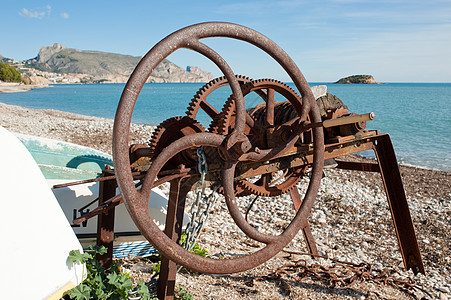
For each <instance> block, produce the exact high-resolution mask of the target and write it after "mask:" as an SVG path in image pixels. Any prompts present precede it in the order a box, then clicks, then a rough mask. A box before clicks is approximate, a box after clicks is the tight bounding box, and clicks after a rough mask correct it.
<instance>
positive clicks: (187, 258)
mask: <svg viewBox="0 0 451 300" xmlns="http://www.w3.org/2000/svg"><path fill="white" fill-rule="evenodd" d="M209 37H225V38H233V39H238V40H242V41H245V42H248V43H251V44H253V45H255V46H256V47H258V48H260V49H262V50H263V51H265V52H266V53H267V54H269V55H270V56H271V57H273V58H274V59H275V60H276V61H277V62H278V63H279V64H280V65H281V66H282V67H283V68H284V69H285V70H286V72H287V73H288V75H289V76H290V78H291V79H292V80H293V82H294V83H295V85H296V87H297V89H298V90H299V91H300V93H301V95H302V99H303V100H302V105H299V106H298V107H297V108H296V109H297V112H298V115H299V117H300V118H299V122H300V123H301V122H302V121H305V120H307V116H308V117H309V118H310V120H311V121H312V122H320V121H321V118H320V115H319V112H318V108H317V106H316V104H315V101H314V97H313V94H312V92H311V90H310V88H309V86H308V84H307V82H306V80H305V79H304V77H303V75H302V73H301V72H300V70H299V69H298V68H297V66H296V65H295V63H294V62H293V61H292V60H291V58H290V57H289V56H288V55H287V54H286V53H285V52H284V51H283V50H282V49H281V48H280V47H279V46H277V45H276V44H275V43H274V42H272V41H271V40H270V39H268V38H267V37H265V36H263V35H262V34H260V33H258V32H256V31H254V30H252V29H249V28H247V27H243V26H240V25H236V24H230V23H202V24H197V25H192V26H189V27H186V28H183V29H181V30H179V31H176V32H174V33H173V34H171V35H169V36H167V37H166V38H165V39H163V40H162V41H160V42H159V43H158V44H157V45H155V46H154V47H153V48H152V49H151V50H150V51H149V52H148V53H147V54H146V56H144V58H143V59H142V60H141V62H140V63H139V64H138V66H137V67H136V69H135V71H134V72H133V74H132V75H131V77H130V79H129V81H128V82H127V85H126V86H125V88H124V91H123V94H122V96H121V99H120V102H119V105H118V109H117V112H116V117H115V123H114V132H113V159H114V166H115V172H116V176H117V180H118V185H119V188H120V191H121V193H122V195H123V197H124V199H125V203H126V207H127V209H128V211H129V213H130V215H131V217H132V219H133V220H134V222H135V223H136V225H137V227H138V228H139V229H140V231H141V233H142V234H143V235H144V236H145V237H146V238H147V239H148V240H149V241H150V242H151V243H152V244H153V245H154V246H155V247H156V248H157V249H158V250H159V251H160V252H161V253H162V254H163V255H164V256H166V257H168V258H169V259H171V260H173V261H174V262H176V263H177V264H179V265H182V266H184V267H187V268H189V269H191V270H193V271H197V272H203V273H217V274H226V273H235V272H241V271H244V270H248V269H251V268H254V267H256V266H258V265H259V264H261V263H263V262H265V261H266V260H268V259H269V258H271V257H273V256H274V255H275V254H277V253H278V252H279V251H280V250H282V249H283V247H285V246H286V245H287V244H288V243H289V242H290V241H291V240H292V239H293V238H294V236H295V235H296V234H297V232H298V231H299V230H300V229H301V228H302V226H303V225H304V223H305V222H306V220H307V217H308V215H309V213H310V210H311V208H312V206H313V202H314V199H315V197H316V194H317V191H318V188H319V183H320V179H321V174H322V166H323V160H324V159H323V156H324V141H323V132H322V128H314V129H313V147H314V149H313V152H314V158H313V163H312V176H311V180H310V183H309V187H308V190H307V192H306V194H305V198H304V200H303V202H302V206H301V207H300V209H299V210H298V212H297V214H296V216H295V217H294V219H293V220H292V222H291V223H290V225H289V226H288V227H287V228H286V229H285V230H284V231H283V232H282V233H281V234H280V235H278V236H262V235H261V233H259V232H258V231H256V230H255V229H254V228H252V227H251V228H246V229H245V232H246V234H247V235H248V236H249V237H251V238H253V239H255V240H259V241H263V242H264V243H265V244H266V245H265V246H264V247H263V248H261V249H260V250H258V251H256V252H254V253H252V254H249V255H244V256H239V257H236V258H231V259H224V260H218V259H212V258H206V257H201V256H198V255H196V254H193V253H191V252H189V251H187V250H185V249H184V248H182V247H181V246H180V245H178V244H177V243H176V242H175V241H173V240H171V239H170V238H168V236H166V235H165V234H164V233H163V232H162V231H161V230H160V229H159V228H158V226H157V225H156V224H155V223H154V221H153V220H152V218H151V217H150V216H149V212H148V208H147V207H148V205H147V203H148V201H147V199H149V196H150V191H151V189H152V187H153V185H154V182H155V180H156V178H157V175H158V174H159V172H160V170H161V169H162V168H163V166H164V165H165V164H166V162H168V161H169V159H171V158H172V157H174V156H175V155H177V154H178V153H180V152H182V151H184V150H186V149H189V148H195V147H199V146H208V147H216V148H218V150H219V152H220V153H221V156H222V158H223V159H224V164H223V166H224V170H223V172H222V177H223V182H222V184H223V189H224V196H225V201H226V203H227V206H228V208H229V211H230V213H231V214H232V215H233V214H234V213H236V211H237V210H238V209H237V205H236V199H235V195H234V174H235V168H236V165H237V163H238V162H239V161H246V160H249V161H257V162H259V161H261V162H262V161H267V160H270V159H273V158H275V157H279V156H281V155H283V154H284V153H285V151H286V150H287V149H289V147H292V146H293V145H294V143H295V142H296V141H297V140H298V138H299V134H300V132H293V133H292V135H291V136H290V137H289V138H288V140H287V142H286V143H283V144H281V145H279V146H277V147H274V148H271V149H268V150H261V151H260V150H259V151H256V149H255V148H254V147H253V146H252V144H251V142H250V140H249V138H248V137H247V136H246V134H245V123H246V111H245V103H244V97H243V94H242V91H241V88H240V84H239V82H238V80H237V78H236V77H235V75H234V72H233V71H232V69H231V68H230V66H229V65H228V64H227V63H226V62H225V60H224V59H223V58H222V57H221V56H220V55H219V54H218V53H216V52H215V51H214V50H213V49H211V48H209V47H208V46H206V45H205V44H203V43H202V42H201V41H200V40H201V39H204V38H209ZM180 48H187V49H191V50H194V51H196V52H198V53H200V54H202V55H204V56H206V57H207V58H209V59H210V60H211V61H213V62H214V63H215V64H216V65H217V66H218V67H219V69H220V70H221V71H222V72H223V74H224V75H225V77H226V78H227V80H228V82H229V85H230V87H231V89H232V94H233V97H234V99H235V106H236V108H235V111H236V120H235V126H234V129H233V131H232V132H231V133H229V134H227V135H226V136H224V135H220V134H214V133H206V132H200V133H193V134H190V135H188V136H184V137H181V138H180V139H177V140H176V141H174V142H172V143H171V144H170V145H168V146H167V147H165V148H164V149H162V150H161V152H160V153H158V154H157V155H156V156H154V158H153V160H152V162H151V165H150V168H149V170H148V171H147V174H146V176H145V178H144V180H143V184H142V188H141V189H140V190H136V188H135V184H134V181H133V177H132V173H131V170H130V160H129V144H128V139H129V131H130V123H131V119H132V114H133V108H134V106H135V103H136V101H137V98H138V95H139V93H140V91H141V89H142V87H143V86H144V84H145V82H146V80H147V78H148V77H149V76H150V74H151V73H152V71H153V70H154V69H155V68H156V67H157V66H158V65H159V64H160V63H161V62H162V61H163V60H164V59H165V58H166V57H167V56H169V55H170V54H171V53H172V52H174V51H176V50H178V49H180ZM299 128H300V127H299ZM238 213H239V212H238ZM246 225H248V224H247V223H246V224H243V226H244V227H246ZM240 228H242V229H243V227H242V226H240Z"/></svg>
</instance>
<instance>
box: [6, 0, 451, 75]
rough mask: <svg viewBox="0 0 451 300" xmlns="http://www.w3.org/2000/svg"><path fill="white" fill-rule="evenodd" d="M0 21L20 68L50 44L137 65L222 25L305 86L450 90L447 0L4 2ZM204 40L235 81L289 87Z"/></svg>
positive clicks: (196, 59)
mask: <svg viewBox="0 0 451 300" xmlns="http://www.w3.org/2000/svg"><path fill="white" fill-rule="evenodd" d="M0 20H1V21H2V29H1V35H0V36H1V42H0V54H1V55H3V56H4V57H8V58H14V59H16V60H24V59H29V58H33V57H36V56H37V54H38V52H39V49H40V48H41V47H42V46H49V45H52V44H53V43H60V44H62V45H64V46H67V47H69V48H76V49H80V50H98V51H105V52H112V53H120V54H128V55H134V56H143V55H145V54H146V53H147V52H148V51H149V50H150V49H151V48H152V46H153V45H155V44H156V43H158V42H159V41H160V40H161V39H163V38H164V37H165V36H167V35H169V34H171V33H172V32H174V31H176V30H178V29H180V28H183V27H185V26H188V25H192V24H195V23H200V22H207V21H221V22H232V23H237V24H240V25H244V26H247V27H250V28H252V29H254V30H256V31H258V32H260V33H262V34H264V35H266V36H267V37H269V38H270V39H272V40H273V41H274V42H276V43H277V44H278V45H279V46H280V47H281V48H282V49H284V50H285V51H286V52H287V53H288V54H289V55H290V56H291V58H292V59H293V60H294V61H295V62H296V64H297V65H298V67H299V69H300V70H301V72H302V73H303V74H304V76H305V77H306V78H307V80H308V81H309V82H333V81H336V80H338V79H339V78H342V77H345V76H349V75H354V74H371V75H373V76H374V78H375V80H376V81H381V82H451V1H450V0H443V1H439V0H428V1H425V0H420V1H418V0H408V1H405V0H380V1H364V0H324V1H306V0H284V1H278V0H260V1H246V0H239V1H235V0H229V1H217V0H209V1H203V0H201V1H173V0H165V1H154V0H148V1H144V0H142V1H127V2H125V1H114V0H110V1H102V0H99V1H92V0H91V1H85V0H78V1H61V0H55V1H45V0H21V1H10V0H8V1H7V0H0ZM202 41H203V42H205V43H206V44H207V45H208V46H210V47H212V48H213V49H214V50H215V51H216V52H218V53H219V54H221V56H223V57H224V59H225V60H226V61H227V62H228V63H229V65H230V66H231V68H232V70H233V71H234V72H235V73H237V74H241V75H246V76H249V77H252V78H254V79H257V78H275V79H278V80H282V81H287V80H288V76H287V74H286V73H285V72H284V70H283V69H282V68H281V67H280V66H279V65H278V64H277V63H276V62H274V61H273V60H272V59H271V58H269V57H268V56H267V55H266V54H264V53H262V51H261V50H259V49H257V48H255V47H254V46H251V45H249V44H246V43H243V42H239V41H236V40H233V39H228V38H211V39H205V40H202ZM168 59H169V60H171V61H172V62H174V63H176V64H177V65H179V66H181V67H183V68H185V67H186V66H187V65H195V66H200V67H201V68H203V69H205V70H207V71H210V72H212V73H213V75H215V76H221V75H222V74H221V72H220V71H219V70H218V69H217V67H216V66H215V65H214V64H213V63H211V62H210V61H209V60H208V59H206V58H205V57H203V56H201V55H199V54H197V53H195V52H193V51H190V50H184V49H182V50H177V51H176V52H175V53H173V54H171V56H169V57H168Z"/></svg>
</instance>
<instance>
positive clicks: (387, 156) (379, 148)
mask: <svg viewBox="0 0 451 300" xmlns="http://www.w3.org/2000/svg"><path fill="white" fill-rule="evenodd" d="M374 152H375V153H376V157H377V161H378V164H379V167H380V170H381V176H382V181H383V183H384V188H385V193H386V194H387V200H388V204H389V207H390V212H391V215H392V219H393V224H394V227H395V230H396V236H397V238H398V244H399V247H400V250H401V254H402V258H403V261H404V266H405V268H406V270H408V269H412V271H413V272H414V273H415V274H417V273H423V274H425V271H424V265H423V260H422V259H421V253H420V249H419V247H418V242H417V238H416V235H415V228H414V226H413V222H412V218H411V216H410V211H409V206H408V203H407V198H406V194H405V192H404V188H403V183H402V178H401V173H400V171H399V167H398V162H397V160H396V155H395V150H394V149H393V144H392V142H391V139H390V136H389V135H388V134H383V135H380V136H378V137H377V138H376V140H375V143H374Z"/></svg>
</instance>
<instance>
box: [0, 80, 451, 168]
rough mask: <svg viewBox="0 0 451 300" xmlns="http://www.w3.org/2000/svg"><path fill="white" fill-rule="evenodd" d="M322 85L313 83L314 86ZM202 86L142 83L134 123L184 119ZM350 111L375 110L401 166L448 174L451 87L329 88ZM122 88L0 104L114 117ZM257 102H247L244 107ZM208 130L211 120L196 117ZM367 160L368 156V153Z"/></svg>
mask: <svg viewBox="0 0 451 300" xmlns="http://www.w3.org/2000/svg"><path fill="white" fill-rule="evenodd" d="M317 84H321V83H311V85H312V86H313V85H317ZM201 86H202V84H200V83H169V84H168V83H166V84H146V85H145V87H144V88H143V90H142V92H141V94H140V97H139V100H138V103H137V104H136V107H135V112H134V116H133V122H135V123H142V124H152V125H156V124H159V123H160V122H161V121H163V120H165V119H167V118H170V117H173V116H179V115H183V114H184V113H185V111H186V107H187V106H188V103H189V102H190V100H191V99H192V97H193V95H194V94H195V93H196V91H197V90H198V89H199V88H200V87H201ZM327 86H328V92H330V93H332V94H334V95H336V96H338V97H339V98H340V99H342V100H343V102H344V103H345V104H346V105H347V106H348V107H349V110H350V111H351V112H356V113H366V112H370V111H373V112H374V113H375V114H376V119H375V120H374V121H372V122H369V123H368V125H367V128H368V129H379V130H380V131H381V132H383V133H389V134H390V136H391V137H392V140H393V144H394V146H395V150H396V153H397V156H398V160H399V161H400V162H401V163H404V164H410V165H415V166H420V167H426V168H433V169H440V170H446V171H451V155H450V149H451V131H450V128H451V118H450V116H451V83H387V84H378V85H346V84H344V85H341V84H327ZM123 88H124V84H92V85H57V86H54V87H51V88H43V89H35V90H32V91H30V92H26V93H14V94H0V102H3V103H8V104H14V105H20V106H24V107H30V108H52V109H56V110H62V111H69V112H74V113H79V114H84V115H91V116H97V117H105V118H114V114H115V111H116V107H117V104H118V101H119V98H120V95H121V93H122V90H123ZM229 95H230V89H229V88H228V87H224V88H221V89H219V90H217V91H216V92H215V93H213V94H212V95H211V96H210V97H209V98H208V99H209V102H210V103H211V104H212V105H213V106H215V107H216V108H217V109H218V110H220V109H221V107H222V104H223V103H224V101H225V100H226V99H227V98H228V97H229ZM257 102H259V97H258V96H256V95H253V96H249V97H246V106H248V107H252V106H253V105H255V104H256V103H257ZM198 120H199V121H200V122H201V123H202V124H203V125H204V126H206V127H208V124H209V121H210V120H209V118H208V116H206V115H205V114H200V115H199V116H198ZM367 155H370V154H367Z"/></svg>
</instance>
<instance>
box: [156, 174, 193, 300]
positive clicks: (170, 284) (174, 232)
mask: <svg viewBox="0 0 451 300" xmlns="http://www.w3.org/2000/svg"><path fill="white" fill-rule="evenodd" d="M182 181H183V179H181V178H178V179H175V180H173V181H171V189H170V194H169V202H168V208H167V214H166V226H165V229H164V233H165V234H166V235H167V236H168V237H169V238H171V239H172V240H173V241H177V242H178V241H179V239H180V235H181V233H182V225H183V213H184V210H185V199H186V194H187V191H184V190H182V188H181V183H182ZM176 274H177V265H176V264H175V262H173V261H172V260H170V259H169V258H167V257H165V256H163V255H162V256H161V266H160V278H159V279H158V289H157V296H158V299H160V300H162V299H165V300H166V299H167V300H171V299H173V298H174V290H175V277H176Z"/></svg>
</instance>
